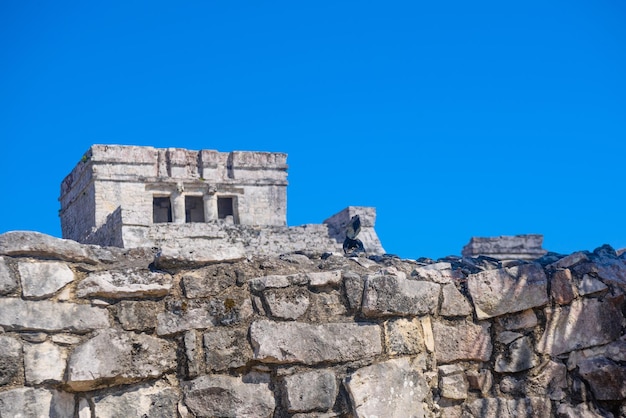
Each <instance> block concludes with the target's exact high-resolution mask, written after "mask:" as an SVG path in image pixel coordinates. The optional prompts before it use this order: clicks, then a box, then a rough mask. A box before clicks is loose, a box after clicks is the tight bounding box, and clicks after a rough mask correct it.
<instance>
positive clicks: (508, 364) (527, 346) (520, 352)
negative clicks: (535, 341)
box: [494, 337, 539, 373]
mask: <svg viewBox="0 0 626 418" xmlns="http://www.w3.org/2000/svg"><path fill="white" fill-rule="evenodd" d="M537 364H539V359H538V358H537V355H535V352H534V351H533V347H532V343H531V341H530V338H528V337H522V338H518V339H516V340H515V341H513V342H512V343H510V344H509V345H508V346H507V347H506V350H505V351H504V352H503V353H500V354H498V356H497V357H496V362H495V368H494V370H495V371H496V372H498V373H515V372H520V371H522V370H528V369H531V368H533V367H535V366H536V365H537Z"/></svg>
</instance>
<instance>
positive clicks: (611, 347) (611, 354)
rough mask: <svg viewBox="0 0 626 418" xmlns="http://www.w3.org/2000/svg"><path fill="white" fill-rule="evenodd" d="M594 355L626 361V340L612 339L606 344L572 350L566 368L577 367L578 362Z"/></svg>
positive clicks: (572, 368)
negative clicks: (612, 340)
mask: <svg viewBox="0 0 626 418" xmlns="http://www.w3.org/2000/svg"><path fill="white" fill-rule="evenodd" d="M594 357H606V358H608V359H611V360H613V361H616V362H622V363H623V362H626V340H621V341H614V342H612V343H609V344H606V345H602V346H599V347H591V348H586V349H584V350H580V351H572V352H571V353H570V354H569V357H568V359H567V368H568V369H569V370H574V369H575V368H576V367H578V363H580V362H582V361H584V360H587V359H590V358H594Z"/></svg>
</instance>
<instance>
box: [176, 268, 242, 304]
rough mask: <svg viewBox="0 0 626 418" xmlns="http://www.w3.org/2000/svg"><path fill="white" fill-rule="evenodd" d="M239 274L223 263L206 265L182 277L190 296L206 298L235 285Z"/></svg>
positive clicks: (184, 286) (186, 293) (184, 287)
mask: <svg viewBox="0 0 626 418" xmlns="http://www.w3.org/2000/svg"><path fill="white" fill-rule="evenodd" d="M236 281H237V276H236V274H235V272H234V271H233V270H231V269H228V268H225V267H223V266H222V265H218V266H209V267H204V268H201V269H198V270H194V271H190V272H187V273H185V274H184V275H183V277H182V285H183V290H184V292H185V296H187V297H188V298H206V297H210V296H215V295H218V294H219V293H220V292H223V291H224V290H226V289H228V288H229V287H230V286H233V285H235V283H236Z"/></svg>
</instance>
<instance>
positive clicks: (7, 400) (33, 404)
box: [0, 388, 74, 418]
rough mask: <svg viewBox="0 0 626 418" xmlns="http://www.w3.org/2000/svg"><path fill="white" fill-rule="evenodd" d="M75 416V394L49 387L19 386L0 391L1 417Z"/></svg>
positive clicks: (61, 417)
mask: <svg viewBox="0 0 626 418" xmlns="http://www.w3.org/2000/svg"><path fill="white" fill-rule="evenodd" d="M71 416H74V396H73V395H71V394H69V393H65V392H59V391H56V390H48V389H34V388H17V389H11V390H7V391H5V392H0V417H14V418H21V417H24V418H30V417H33V418H67V417H71Z"/></svg>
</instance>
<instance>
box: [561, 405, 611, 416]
mask: <svg viewBox="0 0 626 418" xmlns="http://www.w3.org/2000/svg"><path fill="white" fill-rule="evenodd" d="M557 416H558V417H559V418H606V417H607V416H606V414H603V413H600V411H598V410H597V409H596V408H595V407H594V406H593V405H590V404H588V403H584V402H583V403H579V404H578V405H576V406H573V405H569V404H566V403H563V404H561V405H559V409H558V410H557Z"/></svg>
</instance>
